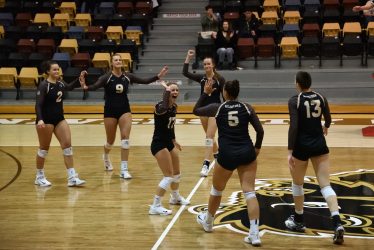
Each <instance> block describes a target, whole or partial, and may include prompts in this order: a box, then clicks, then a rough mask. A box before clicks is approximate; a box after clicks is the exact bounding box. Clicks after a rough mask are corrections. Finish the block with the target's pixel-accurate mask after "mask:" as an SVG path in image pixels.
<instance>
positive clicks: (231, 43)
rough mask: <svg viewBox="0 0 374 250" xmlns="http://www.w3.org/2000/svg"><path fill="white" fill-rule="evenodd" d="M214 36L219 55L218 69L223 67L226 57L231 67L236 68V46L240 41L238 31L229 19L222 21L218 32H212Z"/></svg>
mask: <svg viewBox="0 0 374 250" xmlns="http://www.w3.org/2000/svg"><path fill="white" fill-rule="evenodd" d="M212 36H213V38H214V39H215V46H216V49H217V55H218V65H217V68H218V69H222V68H223V63H224V61H225V59H227V62H228V64H229V68H230V69H232V70H233V69H234V68H235V65H234V56H235V48H236V44H237V42H238V37H237V34H236V31H234V30H232V29H231V28H230V24H229V21H227V20H225V21H223V23H222V28H221V30H220V31H218V32H214V33H213V34H212Z"/></svg>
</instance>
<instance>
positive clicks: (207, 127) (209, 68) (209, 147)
mask: <svg viewBox="0 0 374 250" xmlns="http://www.w3.org/2000/svg"><path fill="white" fill-rule="evenodd" d="M194 55H195V52H194V51H193V50H188V52H187V57H186V60H185V61H184V65H183V75H184V76H185V77H187V78H189V79H191V80H193V81H195V82H198V83H200V86H201V94H203V92H204V84H205V83H206V82H207V80H208V79H212V80H213V86H214V88H216V89H217V91H215V92H213V93H212V94H211V96H209V97H207V100H206V103H205V104H206V105H208V104H210V103H221V97H220V95H221V92H222V87H223V85H224V84H225V79H224V78H223V77H222V76H221V75H220V74H218V73H217V71H216V67H215V64H214V61H213V59H212V58H210V57H207V58H205V59H204V61H203V63H204V70H205V72H204V74H195V73H191V72H189V71H188V67H189V63H190V61H191V59H192V58H193V56H194ZM200 121H201V124H202V126H203V129H204V131H205V134H206V138H205V159H204V162H203V166H202V168H201V172H200V176H202V177H206V176H208V173H209V165H210V159H211V157H212V153H216V152H217V150H218V147H217V143H216V142H215V141H214V136H215V133H216V130H217V125H216V121H215V119H214V117H206V116H200Z"/></svg>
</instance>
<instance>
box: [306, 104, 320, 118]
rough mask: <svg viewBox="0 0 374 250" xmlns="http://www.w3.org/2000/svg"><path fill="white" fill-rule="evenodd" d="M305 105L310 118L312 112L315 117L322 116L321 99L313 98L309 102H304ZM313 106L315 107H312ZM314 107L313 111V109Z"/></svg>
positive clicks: (307, 115)
mask: <svg viewBox="0 0 374 250" xmlns="http://www.w3.org/2000/svg"><path fill="white" fill-rule="evenodd" d="M304 106H305V108H306V117H307V118H310V114H312V116H313V117H320V116H321V112H322V110H321V101H320V100H312V101H311V102H310V104H309V102H308V101H305V102H304ZM311 106H313V107H311ZM312 108H313V111H311V109H312Z"/></svg>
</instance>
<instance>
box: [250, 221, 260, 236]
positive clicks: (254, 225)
mask: <svg viewBox="0 0 374 250" xmlns="http://www.w3.org/2000/svg"><path fill="white" fill-rule="evenodd" d="M249 224H250V229H249V233H258V224H259V220H258V219H254V220H249Z"/></svg>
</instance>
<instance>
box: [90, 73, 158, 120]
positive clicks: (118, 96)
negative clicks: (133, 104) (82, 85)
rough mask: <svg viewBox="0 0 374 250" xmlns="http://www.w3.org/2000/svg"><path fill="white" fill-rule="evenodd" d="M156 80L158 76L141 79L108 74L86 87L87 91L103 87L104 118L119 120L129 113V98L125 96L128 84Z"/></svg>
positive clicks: (126, 75) (147, 82)
mask: <svg viewBox="0 0 374 250" xmlns="http://www.w3.org/2000/svg"><path fill="white" fill-rule="evenodd" d="M157 80H159V78H158V76H154V77H151V78H148V79H141V78H138V77H136V76H134V75H133V74H124V73H123V74H122V75H121V76H119V77H118V76H116V75H114V74H113V73H112V72H108V73H106V74H104V75H102V76H101V77H99V79H98V80H97V81H96V83H94V84H93V85H90V86H88V90H96V89H98V88H101V87H104V92H105V105H104V117H105V118H106V117H112V118H116V119H119V118H120V117H121V116H122V115H123V114H125V113H131V109H130V103H129V98H128V96H127V94H128V91H129V86H130V84H133V83H138V84H149V83H151V82H154V81H157Z"/></svg>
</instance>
